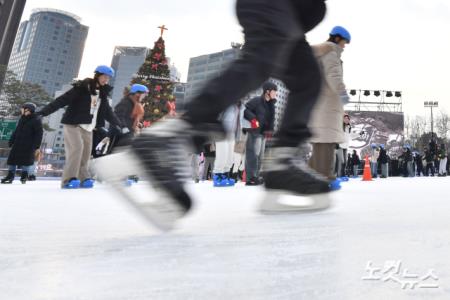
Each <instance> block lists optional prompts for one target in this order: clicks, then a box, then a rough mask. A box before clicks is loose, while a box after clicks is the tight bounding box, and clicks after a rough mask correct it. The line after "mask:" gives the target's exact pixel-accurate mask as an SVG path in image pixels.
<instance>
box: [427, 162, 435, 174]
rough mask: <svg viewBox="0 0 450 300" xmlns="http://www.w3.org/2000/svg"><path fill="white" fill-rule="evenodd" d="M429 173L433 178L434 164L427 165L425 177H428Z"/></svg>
mask: <svg viewBox="0 0 450 300" xmlns="http://www.w3.org/2000/svg"><path fill="white" fill-rule="evenodd" d="M430 171H431V176H434V164H433V163H432V162H429V163H427V167H426V169H425V176H430Z"/></svg>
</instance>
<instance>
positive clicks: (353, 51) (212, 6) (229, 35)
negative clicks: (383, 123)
mask: <svg viewBox="0 0 450 300" xmlns="http://www.w3.org/2000/svg"><path fill="white" fill-rule="evenodd" d="M234 2H235V0H160V1H156V0H128V1H111V0H77V1H63V0H28V1H27V5H26V8H25V12H24V15H23V19H28V18H29V15H30V13H31V10H32V9H34V8H40V7H50V8H57V9H62V10H66V11H68V12H71V13H74V14H76V15H78V16H80V17H81V18H82V23H83V24H85V25H87V26H89V27H90V30H89V35H88V40H87V43H86V48H85V52H84V57H83V61H82V65H81V70H80V74H79V76H80V77H85V76H90V75H91V74H92V70H93V69H94V68H95V66H96V65H98V64H110V63H111V58H112V53H113V49H114V46H116V45H124V46H147V47H153V42H154V41H155V40H156V39H157V38H158V34H159V31H158V29H157V28H156V27H157V26H159V25H161V24H165V25H166V26H167V27H168V28H169V31H168V32H166V34H165V39H166V48H167V49H166V50H167V54H168V55H169V56H170V57H171V58H172V61H173V62H174V63H175V65H176V66H177V67H178V69H179V70H180V71H181V72H182V78H183V79H184V80H185V79H186V77H187V71H188V64H189V58H190V57H194V56H199V55H203V54H208V53H211V52H215V51H221V50H224V49H227V48H229V45H230V43H231V42H232V41H235V42H241V41H242V40H243V37H242V34H241V29H240V26H239V24H238V23H237V20H236V18H235V16H234ZM327 2H328V13H327V17H326V19H325V20H324V22H323V23H322V24H321V25H320V26H319V27H318V28H316V29H315V30H314V31H313V32H311V33H310V34H309V35H308V40H309V41H310V43H312V44H315V43H319V42H322V41H324V40H325V39H326V38H327V34H328V32H329V30H330V29H331V28H332V27H333V26H334V25H342V26H345V27H346V28H348V29H349V30H350V31H351V33H352V35H353V41H352V43H351V45H349V46H348V48H347V49H346V51H345V52H344V55H343V60H344V68H345V70H344V71H345V81H346V84H347V87H348V88H355V89H385V90H401V91H403V92H404V109H405V111H406V112H407V113H409V114H412V115H424V114H425V113H426V114H427V116H428V115H429V112H428V111H425V110H424V108H423V101H425V100H436V101H440V104H441V107H442V108H444V109H445V110H446V111H448V112H450V101H448V100H447V98H449V94H450V89H449V88H448V87H450V84H449V80H448V73H449V70H450V56H449V54H450V4H449V3H448V2H449V1H448V0H447V1H446V0H427V1H423V0H378V1H367V0H328V1H327Z"/></svg>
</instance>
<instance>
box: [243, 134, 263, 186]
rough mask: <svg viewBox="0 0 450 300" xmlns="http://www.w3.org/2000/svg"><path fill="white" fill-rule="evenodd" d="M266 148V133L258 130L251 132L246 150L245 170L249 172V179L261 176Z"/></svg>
mask: <svg viewBox="0 0 450 300" xmlns="http://www.w3.org/2000/svg"><path fill="white" fill-rule="evenodd" d="M264 150H265V139H264V135H262V134H260V133H257V132H249V133H248V136H247V148H246V152H245V171H246V172H247V179H248V180H250V179H255V178H258V177H259V173H260V170H261V160H262V158H263V155H264Z"/></svg>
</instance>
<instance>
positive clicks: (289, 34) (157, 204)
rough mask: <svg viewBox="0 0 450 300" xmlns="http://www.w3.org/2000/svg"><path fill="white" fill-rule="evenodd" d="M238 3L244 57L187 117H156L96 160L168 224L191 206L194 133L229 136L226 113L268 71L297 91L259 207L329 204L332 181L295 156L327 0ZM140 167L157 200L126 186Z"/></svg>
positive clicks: (151, 215)
mask: <svg viewBox="0 0 450 300" xmlns="http://www.w3.org/2000/svg"><path fill="white" fill-rule="evenodd" d="M236 9H237V17H238V20H239V22H240V24H241V25H242V27H243V29H244V34H245V46H244V48H243V50H242V55H241V57H240V58H239V59H237V60H236V61H235V62H233V63H232V64H231V65H230V67H229V68H228V70H226V71H225V72H224V73H223V74H221V75H220V76H219V77H217V78H216V79H213V80H212V81H210V82H209V84H208V85H207V86H206V87H205V88H204V89H203V91H202V92H201V93H200V94H199V95H198V96H197V97H196V98H195V99H193V101H192V102H191V103H190V105H189V106H188V108H187V112H186V114H185V115H184V116H183V117H181V118H180V119H168V120H165V121H162V122H159V123H158V124H155V125H154V126H153V127H151V128H149V129H148V130H145V131H143V132H142V134H141V135H140V136H139V137H138V138H137V139H136V140H135V141H134V142H133V145H132V147H131V148H130V149H129V150H127V151H123V152H121V153H117V154H113V155H111V156H107V157H104V158H101V159H100V161H101V163H100V164H98V165H97V166H98V171H99V173H101V176H102V177H103V179H104V180H106V181H109V182H111V183H112V186H113V187H114V188H115V189H116V191H118V192H119V193H121V195H122V196H123V198H124V199H126V200H127V201H128V202H129V203H130V204H132V205H133V206H134V207H136V208H137V209H138V210H139V211H140V212H141V213H142V214H143V215H144V216H145V217H147V218H148V220H150V221H151V222H153V223H154V224H155V225H156V226H158V227H159V228H161V229H171V228H172V227H173V226H174V223H175V221H176V220H177V219H179V218H180V217H182V216H183V215H185V214H186V213H187V212H188V211H189V210H190V208H191V206H192V200H191V196H190V195H189V193H188V192H187V190H186V189H185V186H184V185H185V182H186V180H185V176H184V174H183V173H184V172H182V170H183V169H184V166H185V165H186V163H187V162H186V155H187V153H188V152H189V150H186V148H195V149H200V148H201V145H202V144H199V143H194V141H195V140H202V139H203V143H204V140H206V139H209V138H211V137H212V138H213V140H218V139H223V138H224V137H225V130H224V128H223V126H222V124H221V122H220V121H219V115H220V114H221V113H222V112H223V111H225V110H226V109H227V108H228V107H229V106H231V105H233V104H234V103H236V101H238V100H239V99H241V98H243V97H244V96H245V95H246V94H248V92H250V91H252V90H255V89H256V88H258V87H260V86H261V84H262V83H263V82H264V81H266V80H267V79H268V78H269V77H275V78H279V79H281V80H282V81H283V82H284V83H285V84H286V86H287V88H288V89H289V90H290V95H289V99H288V103H287V106H286V111H285V114H284V117H283V119H282V120H281V125H280V128H279V131H278V132H277V133H276V135H275V137H274V139H273V142H272V145H271V147H272V149H271V154H272V155H271V156H267V157H266V158H265V159H264V161H263V169H264V174H263V176H264V181H265V184H264V186H265V189H266V197H265V198H264V199H263V201H262V204H261V207H260V210H261V211H262V212H266V213H279V212H285V211H305V210H306V211H310V210H317V209H325V208H327V207H329V205H330V197H329V192H330V191H331V188H330V184H329V181H328V180H327V179H325V178H323V177H321V176H320V175H318V174H316V173H315V172H314V171H312V170H311V169H310V168H308V167H307V166H306V165H305V164H297V163H296V162H295V161H294V158H295V156H296V154H297V153H298V147H299V145H300V144H301V143H303V142H305V141H306V140H307V139H308V138H310V137H311V133H310V131H309V129H308V127H307V124H308V122H309V119H310V115H311V110H312V109H313V107H314V105H315V104H316V101H317V98H318V95H319V92H320V90H321V74H320V69H319V66H318V64H317V61H316V59H315V57H314V54H313V52H312V49H311V47H310V45H309V44H308V42H307V41H306V39H305V34H306V33H307V32H308V31H310V30H311V29H313V28H314V27H316V25H317V24H319V23H320V22H321V21H322V19H323V18H324V16H325V12H326V5H325V1H324V0H277V1H273V0H238V1H237V6H236ZM190 151H194V152H195V151H197V150H190ZM135 171H138V172H140V173H144V174H145V175H146V176H147V178H148V179H149V191H150V190H151V189H152V190H154V191H156V192H158V194H159V197H153V198H154V200H155V201H153V202H148V200H149V199H148V197H149V196H147V197H142V198H140V195H136V194H135V193H131V192H130V191H129V189H125V188H123V185H122V184H121V178H122V177H123V175H124V174H127V173H128V174H129V173H130V172H131V173H134V172H135ZM279 195H283V196H290V197H289V198H290V199H292V200H294V203H289V204H287V203H286V204H282V203H281V202H280V201H279V198H278V196H279ZM311 195H313V197H310V199H311V200H312V203H310V204H305V203H304V202H303V203H302V202H301V201H298V199H299V197H298V196H311ZM141 200H144V201H145V200H146V201H147V202H146V203H145V204H142V203H140V201H141ZM295 201H298V202H296V203H295Z"/></svg>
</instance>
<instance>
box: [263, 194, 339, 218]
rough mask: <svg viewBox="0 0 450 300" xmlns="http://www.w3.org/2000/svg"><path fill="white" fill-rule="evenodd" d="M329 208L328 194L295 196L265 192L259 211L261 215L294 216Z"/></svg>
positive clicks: (329, 199) (329, 196) (329, 197)
mask: <svg viewBox="0 0 450 300" xmlns="http://www.w3.org/2000/svg"><path fill="white" fill-rule="evenodd" d="M330 206H331V195H330V193H323V194H315V195H296V194H292V193H283V192H278V191H266V195H265V198H264V199H263V201H262V203H261V206H260V208H259V211H260V212H261V213H262V214H288V213H292V214H294V213H308V212H315V211H321V210H325V209H327V208H329V207H330Z"/></svg>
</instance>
